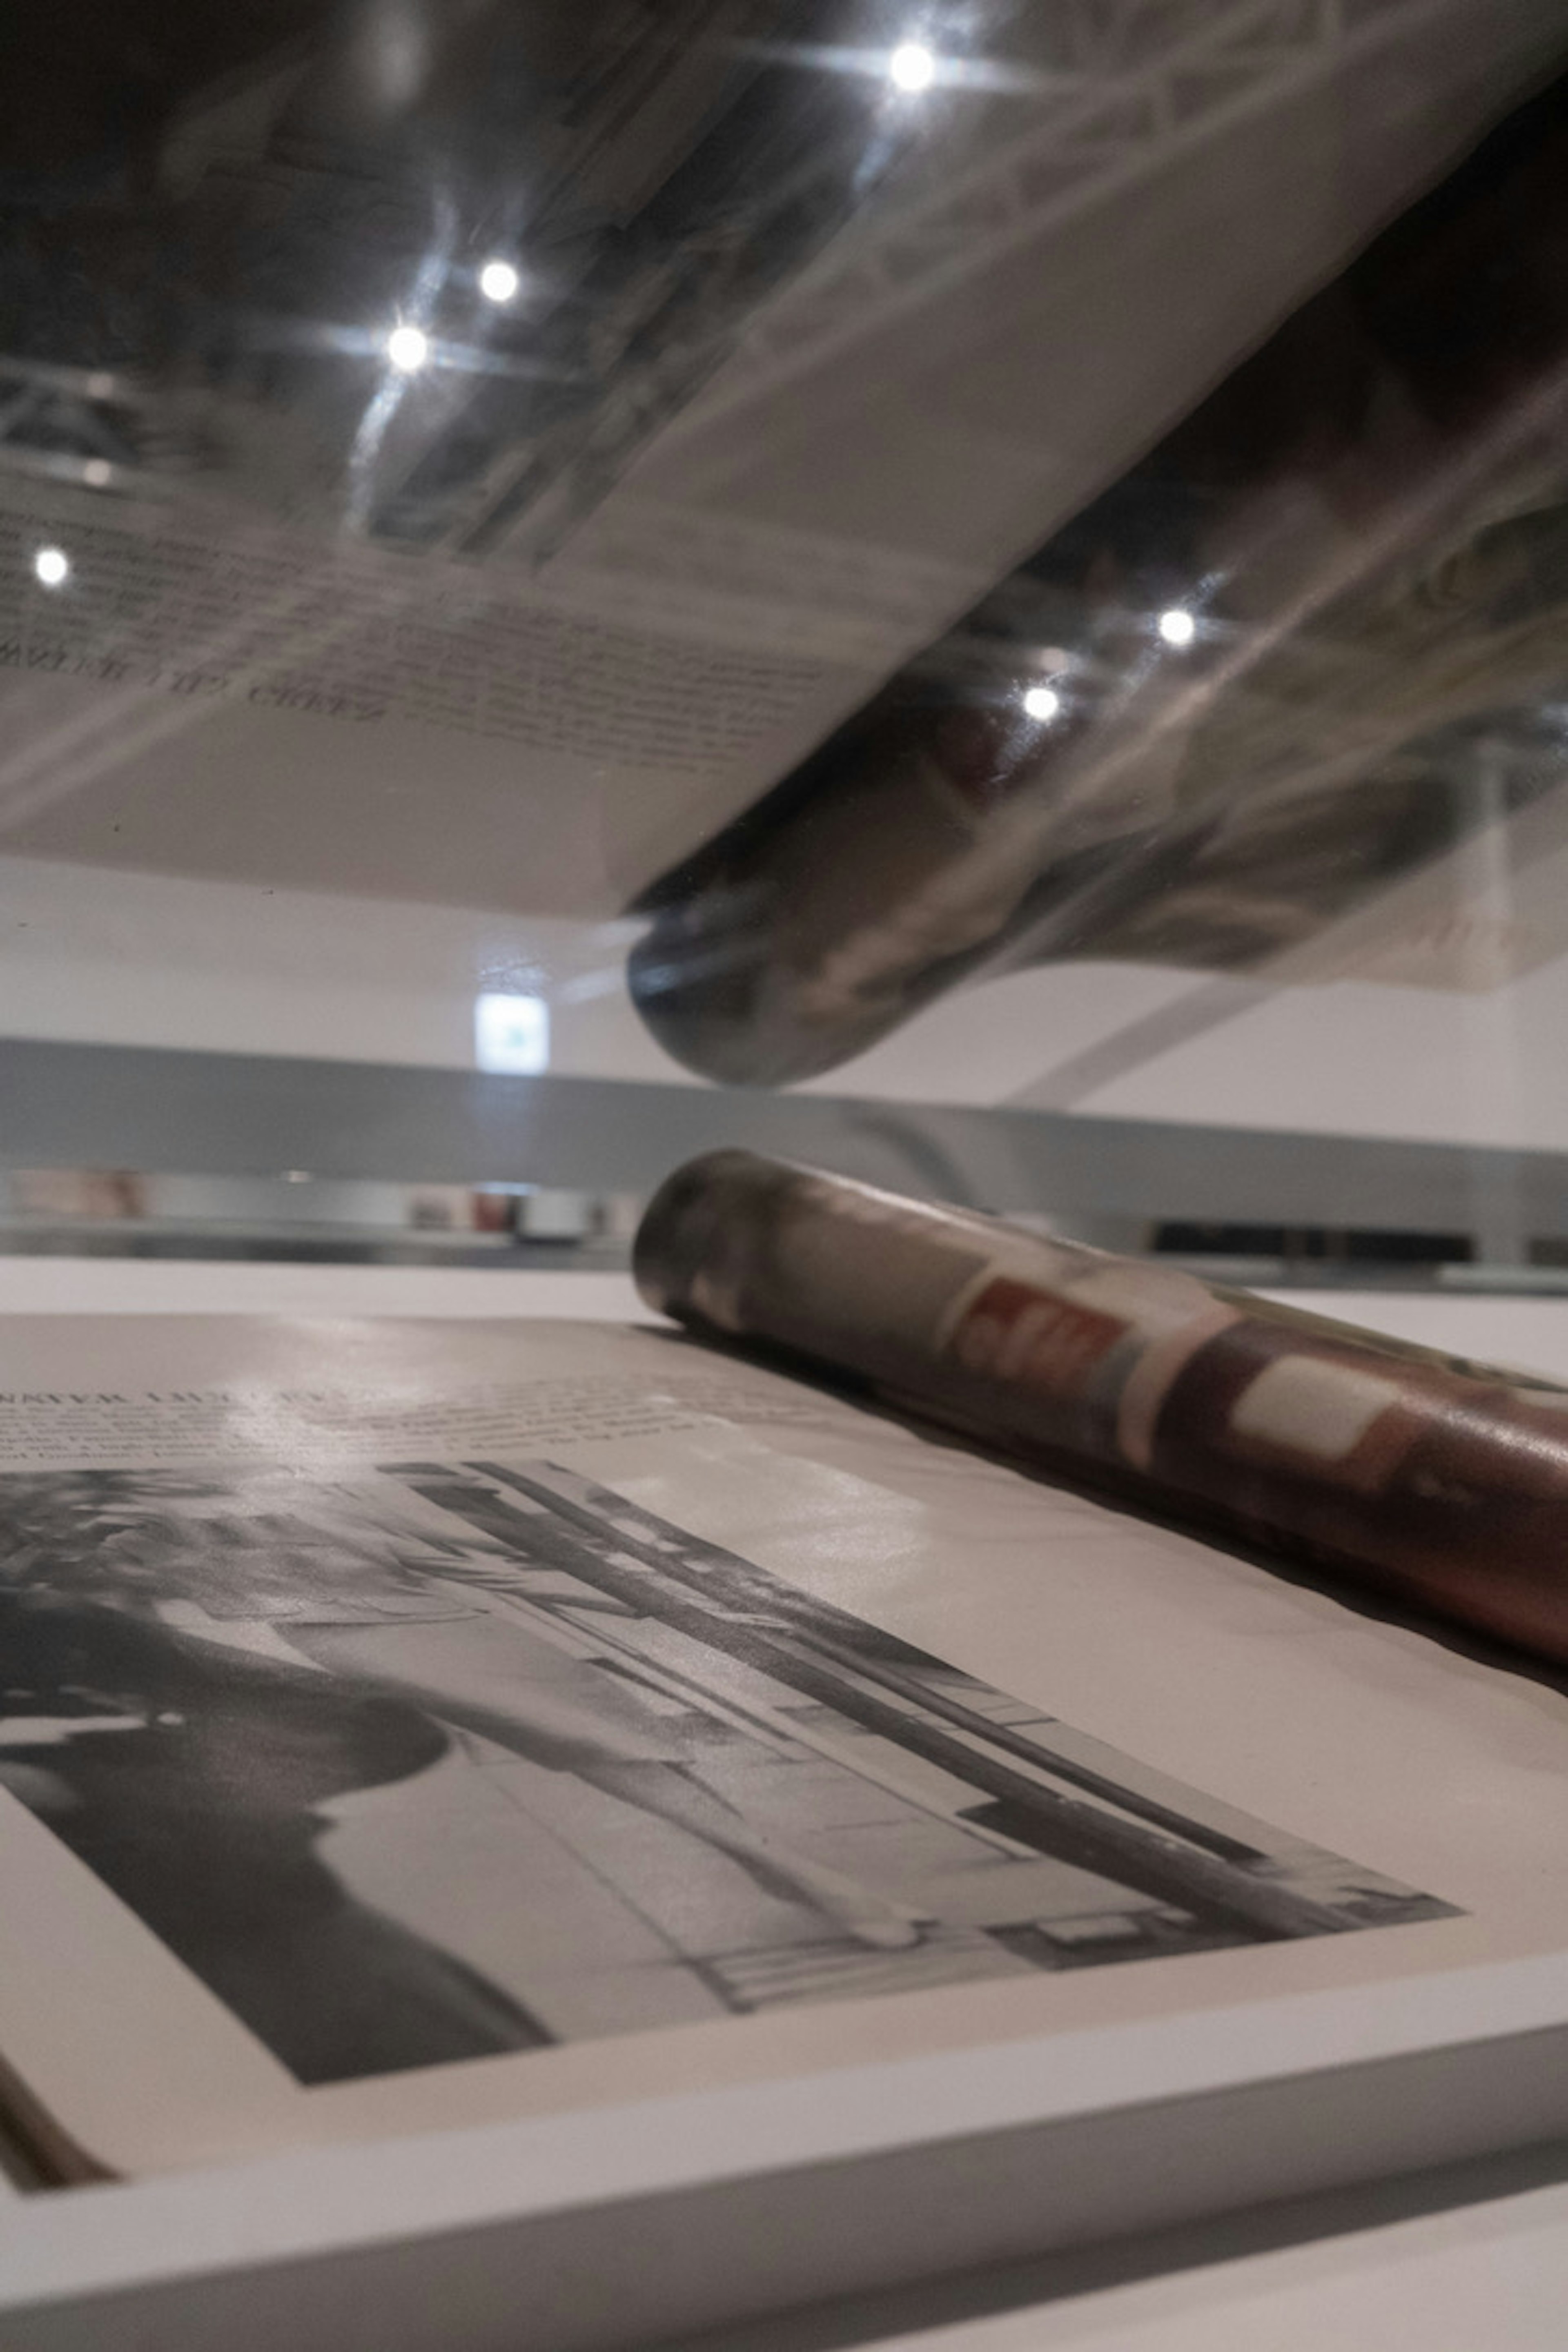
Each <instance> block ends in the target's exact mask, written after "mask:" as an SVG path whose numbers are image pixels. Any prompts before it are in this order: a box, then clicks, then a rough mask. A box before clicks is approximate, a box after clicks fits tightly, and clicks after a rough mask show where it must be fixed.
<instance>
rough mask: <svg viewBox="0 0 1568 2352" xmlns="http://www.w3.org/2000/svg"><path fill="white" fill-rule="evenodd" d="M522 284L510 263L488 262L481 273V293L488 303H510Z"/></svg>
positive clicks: (498, 260)
mask: <svg viewBox="0 0 1568 2352" xmlns="http://www.w3.org/2000/svg"><path fill="white" fill-rule="evenodd" d="M521 283H522V280H521V278H520V277H519V276H518V274H517V272H516V270H515V269H514V268H512V266H511V264H510V261H501V260H500V259H497V260H495V261H487V262H486V264H485V266H484V268H482V269H481V270H480V272H479V292H480V293H481V294H482V295H483V296H484V298H485V300H486V301H487V302H510V300H511V299H512V297H513V295H514V294H515V293H516V292H517V289H518V288H519V287H520V286H521Z"/></svg>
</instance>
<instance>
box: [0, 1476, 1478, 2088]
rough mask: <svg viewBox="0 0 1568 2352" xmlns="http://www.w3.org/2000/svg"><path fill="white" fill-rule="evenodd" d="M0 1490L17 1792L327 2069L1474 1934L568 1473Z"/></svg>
mask: <svg viewBox="0 0 1568 2352" xmlns="http://www.w3.org/2000/svg"><path fill="white" fill-rule="evenodd" d="M633 1483H635V1482H633ZM0 1504H3V1510H0V1526H3V1529H4V1532H3V1535H0V1643H3V1651H0V1654H3V1656H4V1661H5V1666H4V1687H3V1689H0V1786H3V1787H4V1788H5V1790H8V1791H9V1792H10V1794H11V1795H12V1796H13V1797H15V1798H16V1799H18V1800H20V1801H21V1802H22V1803H23V1804H24V1805H26V1807H27V1809H28V1810H29V1811H30V1812H31V1813H32V1814H33V1815H34V1816H35V1817H36V1819H37V1821H39V1822H43V1823H44V1824H45V1825H46V1826H47V1828H48V1829H49V1831H50V1832H52V1833H53V1834H54V1836H55V1837H57V1838H58V1840H60V1841H61V1842H62V1843H63V1844H64V1845H65V1846H66V1847H67V1848H68V1850H69V1851H70V1852H71V1853H74V1854H75V1855H76V1856H77V1857H78V1859H79V1861H80V1862H82V1863H84V1864H86V1865H87V1866H88V1867H89V1869H90V1870H91V1871H92V1873H93V1874H95V1875H96V1877H97V1878H98V1879H99V1880H100V1882H101V1883H102V1884H103V1885H106V1886H107V1887H108V1888H109V1889H110V1891H111V1892H112V1893H113V1894H114V1895H116V1896H117V1897H118V1898H119V1899H120V1900H121V1902H122V1903H123V1904H124V1905H126V1906H128V1907H129V1909H130V1910H131V1911H132V1913H134V1914H135V1915H136V1916H137V1917H138V1918H139V1919H140V1920H141V1921H142V1924H143V1925H144V1926H145V1927H147V1928H149V1929H150V1930H151V1931H152V1932H153V1935H154V1936H156V1937H158V1939H159V1940H160V1942H161V1943H162V1944H163V1946H164V1947H165V1948H167V1949H168V1950H169V1951H170V1952H172V1953H173V1954H174V1956H175V1958H177V1959H178V1960H180V1961H181V1962H182V1963H183V1964H184V1967H185V1968H186V1969H189V1970H190V1971H192V1973H193V1974H194V1975H195V1977H196V1978H197V1979H200V1980H201V1982H202V1983H203V1984H204V1985H205V1987H206V1988H207V1989H208V1990H209V1991H210V1992H211V1993H213V1994H215V1995H216V1997H217V1999H218V2000H221V2001H222V2002H223V2003H224V2004H225V2006H226V2008H227V2010H228V2011H230V2012H231V2013H232V2014H233V2015H234V2016H235V2017H236V2018H237V2019H238V2020H239V2021H241V2022H242V2023H243V2024H244V2025H245V2026H246V2027H247V2028H248V2029H249V2031H250V2032H252V2033H253V2034H254V2035H256V2036H257V2037H258V2040H259V2041H260V2042H262V2044H263V2045H264V2046H265V2047H266V2048H267V2049H268V2051H270V2052H271V2053H272V2054H273V2055H274V2056H275V2057H276V2058H278V2059H279V2060H280V2061H281V2062H282V2063H283V2064H284V2065H285V2066H286V2067H287V2068H288V2069H289V2072H290V2073H291V2074H293V2076H294V2077H295V2078H296V2079H297V2080H298V2081H300V2082H301V2083H304V2084H325V2083H339V2082H345V2081H349V2080H353V2079H360V2078H365V2077H370V2076H376V2075H382V2074H393V2073H395V2072H399V2071H401V2070H405V2069H410V2068H416V2067H425V2066H434V2065H441V2064H446V2063H452V2062H455V2061H458V2060H463V2059H468V2058H474V2057H481V2056H488V2055H497V2054H501V2053H517V2052H523V2051H528V2050H532V2049H537V2048H542V2047H546V2046H550V2045H554V2044H561V2043H566V2042H579V2041H587V2040H592V2039H595V2038H598V2037H602V2036H605V2035H610V2034H617V2033H627V2032H640V2031H646V2030H648V2029H653V2028H661V2027H669V2026H680V2025H688V2024H697V2023H700V2022H702V2021H708V2020H714V2019H720V2018H722V2017H725V2016H727V2015H728V2016H736V2015H747V2014H752V2013H756V2012H760V2011H769V2010H774V2009H778V2008H782V2007H785V2006H788V2005H792V2004H798V2003H806V2002H821V2001H832V2000H845V1999H850V1998H858V1997H862V1996H871V1995H879V1994H887V1993H898V1992H904V1991H917V1990H928V1989H931V1988H935V1987H944V1986H956V1985H963V1984H966V1983H970V1982H974V1983H979V1982H981V1981H984V1980H996V1979H1005V1978H1018V1977H1024V1976H1028V1975H1039V1974H1042V1973H1048V1972H1051V1971H1057V1970H1070V1969H1084V1968H1090V1967H1099V1966H1104V1965H1108V1964H1110V1963H1112V1962H1123V1961H1133V1960H1142V1959H1157V1958H1173V1957H1178V1956H1181V1955H1186V1954H1193V1953H1200V1952H1205V1951H1209V1950H1214V1949H1216V1948H1224V1947H1234V1946H1242V1945H1253V1944H1261V1943H1267V1942H1278V1941H1283V1940H1287V1939H1290V1938H1297V1937H1319V1936H1327V1935H1338V1934H1344V1933H1352V1932H1356V1931H1359V1930H1362V1929H1364V1928H1376V1927H1393V1926H1397V1925H1400V1924H1403V1923H1405V1922H1409V1921H1416V1920H1430V1919H1434V1918H1440V1917H1445V1916H1453V1910H1452V1906H1450V1905H1448V1904H1447V1903H1446V1902H1444V1901H1442V1900H1439V1899H1437V1898H1436V1896H1434V1895H1427V1894H1425V1893H1422V1892H1419V1891H1416V1890H1414V1889H1412V1888H1409V1887H1406V1886H1404V1885H1398V1884H1396V1883H1394V1881H1392V1880H1390V1879H1388V1878H1387V1877H1385V1876H1383V1875H1381V1874H1378V1873H1376V1872H1375V1871H1371V1870H1366V1869H1363V1868H1360V1867H1358V1866H1357V1865H1356V1864H1354V1863H1352V1862H1349V1861H1345V1860H1343V1859H1342V1858H1341V1857H1339V1856H1337V1855H1334V1854H1331V1853H1326V1852H1324V1851H1323V1850H1322V1849H1321V1848H1320V1847H1318V1846H1316V1845H1313V1844H1310V1843H1305V1842H1304V1841H1302V1840H1301V1839H1300V1838H1297V1837H1295V1836H1293V1835H1291V1834H1290V1833H1289V1832H1288V1831H1286V1830H1282V1829H1276V1828H1272V1827H1269V1826H1267V1825H1266V1824H1264V1823H1262V1822H1258V1821H1255V1820H1253V1819H1252V1818H1251V1817H1250V1816H1249V1815H1247V1814H1246V1813H1243V1812H1240V1811H1237V1810H1236V1809H1235V1808H1234V1807H1233V1806H1231V1805H1230V1804H1228V1803H1225V1802H1221V1801H1217V1800H1215V1799H1214V1798H1211V1797H1209V1796H1206V1795H1205V1794H1203V1793H1201V1792H1200V1791H1198V1790H1194V1789H1191V1788H1188V1787H1185V1786H1183V1785H1182V1784H1180V1783H1179V1782H1177V1781H1175V1780H1171V1779H1170V1778H1168V1777H1167V1776H1166V1775H1164V1774H1163V1773H1161V1772H1158V1771H1155V1770H1152V1769H1149V1768H1148V1767H1146V1766H1144V1765H1142V1764H1141V1763H1139V1762H1137V1761H1136V1760H1134V1759H1133V1758H1131V1756H1128V1755H1125V1754H1123V1753H1121V1752H1120V1750H1118V1749H1117V1748H1112V1747H1110V1746H1109V1745H1107V1744H1105V1743H1104V1742H1102V1741H1100V1739H1098V1738H1093V1737H1091V1736H1089V1734H1087V1733H1085V1732H1082V1731H1079V1730H1076V1729H1074V1728H1072V1727H1070V1725H1069V1724H1068V1723H1064V1722H1062V1721H1059V1720H1058V1719H1057V1718H1056V1717H1055V1716H1053V1715H1050V1714H1047V1712H1045V1711H1044V1709H1043V1708H1042V1706H1038V1705H1033V1704H1030V1703H1028V1702H1026V1701H1024V1700H1021V1699H1015V1698H1010V1697H1008V1696H1006V1695H1005V1693H1003V1692H1001V1691H999V1690H996V1689H994V1688H993V1687H991V1686H990V1685H988V1684H986V1683H984V1682H982V1681H979V1680H977V1679H976V1678H975V1677H973V1675H968V1674H965V1673H963V1672H961V1671H959V1670H958V1669H956V1668H954V1667H952V1666H951V1665H948V1664H945V1663H944V1662H943V1661H942V1660H941V1659H940V1658H937V1657H934V1656H931V1655H930V1654H928V1653H926V1652H924V1651H922V1650H921V1649H918V1648H915V1647H912V1646H911V1645H910V1643H907V1642H904V1641H902V1640H900V1639H898V1638H897V1637H895V1636H893V1635H891V1634H889V1633H885V1632H883V1631H880V1630H879V1629H878V1628H877V1627H876V1626H875V1625H873V1624H870V1623H868V1622H866V1621H865V1620H864V1619H863V1618H861V1617H859V1616H857V1615H855V1614H853V1613H851V1612H847V1611H846V1610H843V1609H841V1608H837V1607H836V1606H834V1605H832V1604H830V1603H827V1602H826V1601H822V1600H819V1599H817V1598H816V1597H814V1596H812V1595H811V1594H809V1593H808V1592H806V1591H803V1590H801V1589H799V1588H797V1587H796V1586H795V1585H793V1584H791V1583H789V1582H787V1581H786V1580H784V1579H783V1578H782V1577H780V1576H778V1575H776V1574H774V1573H773V1572H771V1571H770V1570H765V1569H763V1568H760V1567H757V1566H755V1565H753V1564H752V1563H751V1562H750V1561H748V1560H746V1559H742V1558H741V1557H739V1556H738V1555H737V1554H736V1553H734V1552H732V1551H729V1550H726V1549H721V1547H719V1546H717V1545H715V1544H713V1543H711V1542H709V1541H706V1540H704V1539H702V1538H699V1537H697V1536H695V1535H693V1534H691V1533H689V1532H688V1531H687V1530H686V1529H684V1528H679V1527H677V1526H674V1525H672V1524H669V1523H668V1522H667V1521H666V1520H664V1519H662V1518H660V1517H658V1516H656V1515H655V1514H654V1513H653V1512H651V1511H650V1510H649V1509H647V1508H646V1507H643V1506H642V1505H641V1504H639V1503H638V1502H637V1501H634V1500H632V1499H630V1498H629V1497H627V1496H624V1495H622V1494H618V1493H616V1492H614V1491H611V1490H610V1489H609V1488H607V1487H605V1486H600V1485H597V1484H595V1483H594V1482H593V1481H591V1480H590V1479H588V1478H585V1477H584V1476H582V1475H578V1474H577V1473H575V1472H574V1471H571V1470H568V1469H563V1468H562V1467H559V1466H558V1465H554V1464H552V1463H549V1462H544V1461H525V1460H518V1461H512V1462H497V1461H434V1460H433V1461H423V1462H421V1461H411V1462H402V1463H396V1464H389V1465H381V1466H378V1467H376V1468H374V1469H372V1468H365V1469H358V1468H355V1469H353V1470H350V1471H347V1472H344V1473H342V1474H339V1473H336V1472H333V1473H331V1474H328V1475H314V1474H308V1475H299V1474H297V1473H295V1472H293V1471H290V1470H289V1469H287V1468H285V1467H282V1466H279V1467H276V1468H274V1467H265V1466H264V1467H262V1468H259V1469H258V1468H257V1467H256V1466H255V1465H227V1464H224V1463H221V1462H220V1463H214V1464H212V1465H201V1466H198V1467H196V1468H194V1469H192V1468H180V1469H161V1468H152V1469H145V1468H143V1469H126V1470H106V1469H94V1470H70V1471H48V1472H43V1473H38V1474H27V1475H7V1476H5V1477H4V1478H3V1479H0Z"/></svg>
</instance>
